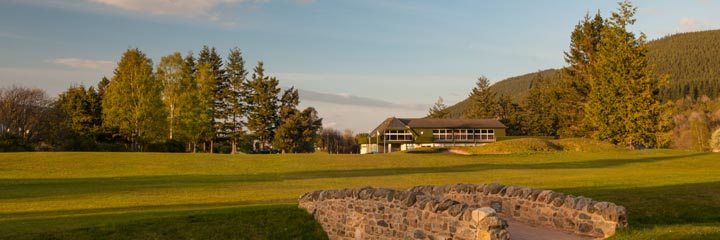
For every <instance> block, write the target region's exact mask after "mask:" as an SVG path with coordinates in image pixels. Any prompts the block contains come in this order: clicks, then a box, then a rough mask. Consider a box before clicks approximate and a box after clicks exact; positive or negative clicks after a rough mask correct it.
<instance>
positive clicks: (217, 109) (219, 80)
mask: <svg viewBox="0 0 720 240" xmlns="http://www.w3.org/2000/svg"><path fill="white" fill-rule="evenodd" d="M200 65H207V66H208V68H209V71H210V73H211V74H212V76H213V78H214V86H213V88H212V96H211V99H212V104H211V105H210V111H211V112H212V118H211V122H212V126H213V135H212V136H211V137H208V138H207V140H208V141H209V142H210V153H212V152H213V148H214V143H215V140H216V139H217V138H221V137H225V135H226V134H227V133H228V132H229V131H228V129H227V128H226V127H227V126H228V124H226V120H227V119H228V111H227V108H228V99H227V96H228V95H229V94H232V93H229V91H230V90H231V89H230V82H229V79H228V78H227V76H226V75H225V70H224V69H223V62H222V57H220V54H218V53H217V51H215V48H214V47H213V48H209V47H208V46H203V48H202V50H200V54H199V57H198V66H200Z"/></svg>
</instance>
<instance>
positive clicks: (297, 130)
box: [273, 90, 322, 153]
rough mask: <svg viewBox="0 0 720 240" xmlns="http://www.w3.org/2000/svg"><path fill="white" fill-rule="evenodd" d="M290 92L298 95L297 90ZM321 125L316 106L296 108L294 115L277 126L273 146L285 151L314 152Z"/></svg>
mask: <svg viewBox="0 0 720 240" xmlns="http://www.w3.org/2000/svg"><path fill="white" fill-rule="evenodd" d="M288 92H289V93H290V94H289V95H293V94H292V92H295V94H294V95H295V96H297V90H295V91H292V90H290V91H288ZM288 92H286V93H288ZM284 96H285V95H284ZM283 99H284V100H283V102H284V101H285V99H286V98H285V97H283ZM281 114H283V112H281ZM321 127H322V119H321V118H319V117H318V116H317V111H315V109H314V108H312V107H309V108H307V109H305V110H303V111H302V112H299V111H297V110H295V111H294V113H293V114H292V115H290V116H288V117H287V118H284V119H283V122H282V124H281V125H280V126H279V127H278V128H277V130H276V132H275V138H274V139H273V147H274V148H276V149H279V150H280V151H282V152H283V153H308V152H314V151H315V142H317V138H318V131H319V130H320V128H321Z"/></svg>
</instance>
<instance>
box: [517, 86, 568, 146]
mask: <svg viewBox="0 0 720 240" xmlns="http://www.w3.org/2000/svg"><path fill="white" fill-rule="evenodd" d="M552 86H553V85H552V84H551V83H550V82H548V79H546V78H544V77H543V76H542V75H541V74H539V73H538V74H537V76H536V78H535V79H534V80H533V81H532V84H531V87H530V91H529V92H528V95H527V97H526V98H525V101H524V102H523V107H522V109H523V117H522V121H521V122H522V124H521V125H522V128H523V132H524V133H525V134H527V135H532V136H555V135H556V134H557V129H558V122H559V121H558V112H557V107H556V106H557V102H558V100H559V98H558V96H557V89H555V88H553V87H552Z"/></svg>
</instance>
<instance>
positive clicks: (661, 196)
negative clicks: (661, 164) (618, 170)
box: [555, 182, 720, 239]
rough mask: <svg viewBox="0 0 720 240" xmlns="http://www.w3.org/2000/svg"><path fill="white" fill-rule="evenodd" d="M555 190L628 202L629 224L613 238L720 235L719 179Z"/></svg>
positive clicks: (621, 203) (713, 236)
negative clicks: (686, 182) (673, 183)
mask: <svg viewBox="0 0 720 240" xmlns="http://www.w3.org/2000/svg"><path fill="white" fill-rule="evenodd" d="M555 190H556V191H559V192H564V193H568V194H574V195H582V196H588V197H591V198H593V199H596V200H601V201H609V202H614V203H617V204H620V205H623V206H625V207H626V208H627V210H628V220H629V223H630V228H629V229H628V230H626V231H621V232H619V234H618V236H617V237H616V238H614V239H720V182H705V183H693V184H680V185H670V186H659V187H642V188H614V189H605V188H582V187H581V188H565V189H555ZM686 225H687V226H686ZM694 228H697V229H694ZM673 231H674V233H673Z"/></svg>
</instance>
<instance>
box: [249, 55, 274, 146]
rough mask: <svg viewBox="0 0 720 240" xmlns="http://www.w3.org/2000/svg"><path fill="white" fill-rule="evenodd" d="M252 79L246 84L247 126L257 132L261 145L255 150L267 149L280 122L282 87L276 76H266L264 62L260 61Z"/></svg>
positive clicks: (256, 136)
mask: <svg viewBox="0 0 720 240" xmlns="http://www.w3.org/2000/svg"><path fill="white" fill-rule="evenodd" d="M254 72H255V73H254V74H253V76H252V79H251V80H250V81H248V82H247V83H246V85H245V89H246V90H247V91H248V92H247V95H246V97H247V100H246V101H245V102H246V103H247V104H248V123H247V127H248V129H249V130H250V131H252V132H253V133H254V134H255V138H256V139H257V140H258V142H259V146H254V149H255V150H266V149H265V147H266V145H267V144H268V143H270V141H272V140H273V138H274V136H275V128H276V127H277V125H276V124H277V123H278V117H279V116H278V109H279V107H280V106H279V105H278V97H277V95H278V94H279V93H280V88H279V87H278V80H277V79H276V78H274V77H268V76H265V69H263V62H258V65H257V67H255V70H254Z"/></svg>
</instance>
